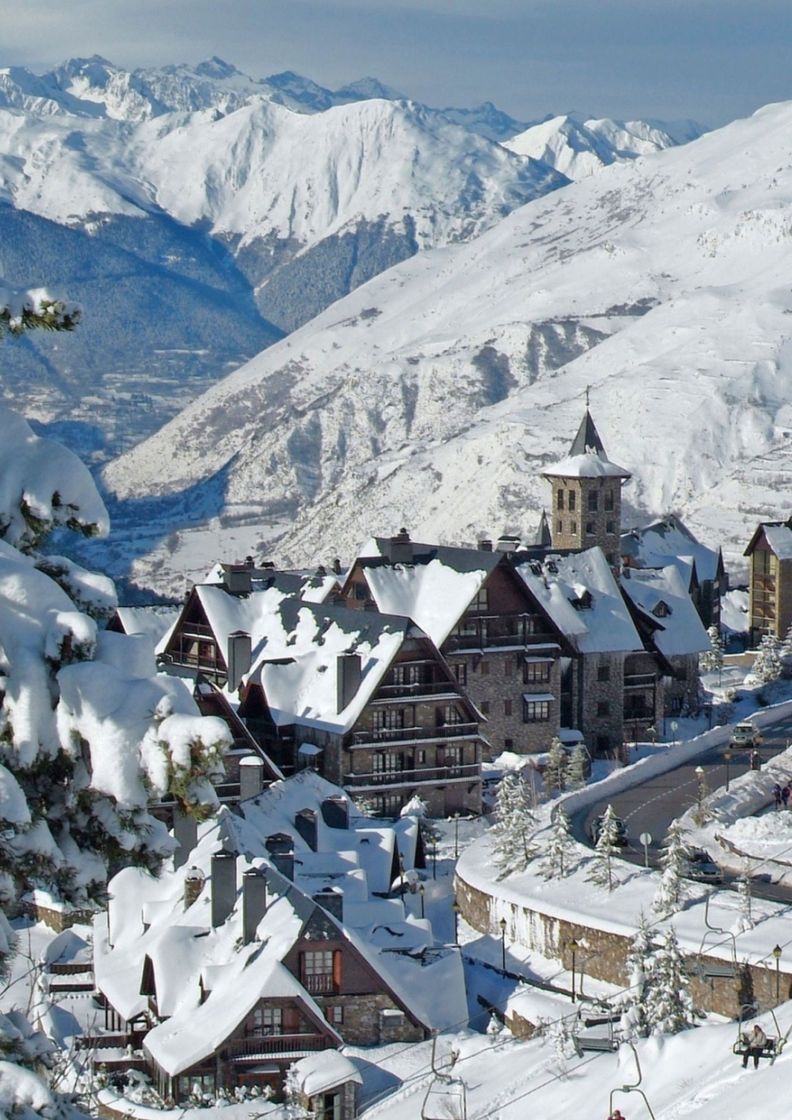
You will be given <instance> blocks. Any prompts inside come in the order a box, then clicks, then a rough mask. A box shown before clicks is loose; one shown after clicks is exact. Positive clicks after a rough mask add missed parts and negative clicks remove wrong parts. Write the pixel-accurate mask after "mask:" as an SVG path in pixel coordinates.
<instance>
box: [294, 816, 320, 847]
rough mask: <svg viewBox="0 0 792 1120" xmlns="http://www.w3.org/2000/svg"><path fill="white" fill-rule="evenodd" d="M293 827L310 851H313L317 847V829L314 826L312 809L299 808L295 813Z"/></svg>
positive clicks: (314, 817)
mask: <svg viewBox="0 0 792 1120" xmlns="http://www.w3.org/2000/svg"><path fill="white" fill-rule="evenodd" d="M294 827H295V828H296V829H297V831H298V832H299V834H300V836H302V838H303V840H304V841H305V843H306V844H307V845H308V847H309V848H310V849H311V851H312V852H315V851H316V848H317V839H318V830H317V827H316V813H315V812H314V811H313V809H300V811H299V813H297V814H295V817H294Z"/></svg>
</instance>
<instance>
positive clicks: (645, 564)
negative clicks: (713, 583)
mask: <svg viewBox="0 0 792 1120" xmlns="http://www.w3.org/2000/svg"><path fill="white" fill-rule="evenodd" d="M621 552H622V555H623V556H629V557H630V559H631V560H633V561H634V562H635V563H636V564H637V565H638V567H640V568H664V567H666V566H667V565H668V564H670V563H671V562H672V561H676V562H682V563H684V564H686V565H687V566H688V568H689V567H690V565H695V568H696V575H697V576H698V578H699V579H700V580H714V579H717V576H718V570H719V567H720V565H721V555H720V552H719V551H718V550H717V549H714V548H708V547H707V546H706V545H704V544H702V543H701V542H700V541H699V540H698V539H697V538H696V537H695V536H694V535H693V534H692V533H691V531H690V530H689V529H688V528H687V526H686V525H684V524H683V523H682V520H681V518H679V517H677V516H676V514H673V513H671V514H668V516H666V517H663V518H662V519H660V520H659V521H653V522H652V523H651V524H650V525H645V526H644V527H643V528H642V529H630V530H629V531H628V532H626V533H623V534H622V537H621Z"/></svg>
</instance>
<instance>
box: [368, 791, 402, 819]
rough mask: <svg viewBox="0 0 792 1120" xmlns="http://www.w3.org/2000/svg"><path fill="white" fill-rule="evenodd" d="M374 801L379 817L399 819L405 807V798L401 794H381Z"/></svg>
mask: <svg viewBox="0 0 792 1120" xmlns="http://www.w3.org/2000/svg"><path fill="white" fill-rule="evenodd" d="M372 801H373V802H374V812H375V816H378V817H398V815H399V813H400V812H401V809H402V806H403V805H404V797H403V796H402V795H401V794H400V793H380V794H378V795H377V796H376V797H373V798H372Z"/></svg>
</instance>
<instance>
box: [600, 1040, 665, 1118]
mask: <svg viewBox="0 0 792 1120" xmlns="http://www.w3.org/2000/svg"><path fill="white" fill-rule="evenodd" d="M627 1045H628V1046H629V1047H630V1049H631V1050H632V1052H633V1058H634V1059H635V1070H636V1073H637V1074H638V1080H637V1081H636V1082H635V1083H634V1084H632V1085H622V1086H620V1087H619V1088H617V1089H611V1091H610V1097H609V1098H608V1115H609V1116H612V1115H613V1098H614V1097H615V1096H616V1094H617V1093H637V1094H638V1095H639V1096H640V1097H642V1098H643V1102H644V1104H645V1105H646V1111H647V1112H648V1113H649V1115H650V1117H651V1120H656V1117H655V1114H654V1113H653V1112H652V1106H651V1105H650V1104H649V1101H648V1100H647V1097H646V1093H645V1092H644V1091H643V1089H642V1088H641V1082H642V1081H643V1073H642V1072H641V1063H640V1062H639V1061H638V1051H637V1050H636V1049H635V1046H634V1045H633V1043H632V1042H631V1041H630V1040H629V1039H627Z"/></svg>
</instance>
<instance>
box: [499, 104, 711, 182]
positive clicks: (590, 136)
mask: <svg viewBox="0 0 792 1120" xmlns="http://www.w3.org/2000/svg"><path fill="white" fill-rule="evenodd" d="M703 132H704V129H703V128H701V126H700V125H697V124H695V123H694V122H693V121H682V122H678V123H677V124H669V125H665V124H661V123H658V122H650V121H613V120H609V119H608V118H607V117H606V118H604V119H602V120H584V119H583V118H582V117H580V116H577V115H576V114H567V115H564V116H560V117H553V118H552V119H551V120H547V121H543V122H542V123H541V124H536V125H533V126H532V127H531V128H528V129H526V130H525V131H524V132H521V133H520V134H519V135H517V136H514V137H512V138H511V139H510V140H504V141H503V146H504V148H508V149H509V151H511V152H517V153H518V154H519V155H523V156H531V157H532V158H533V159H539V160H543V161H544V162H545V163H549V164H550V166H551V167H554V168H555V169H556V171H560V172H561V173H562V175H566V176H567V178H569V179H583V178H585V177H586V176H587V175H595V174H596V173H597V172H598V171H601V170H602V168H603V167H607V166H609V165H610V164H612V163H622V162H624V161H625V160H631V159H636V158H637V157H638V156H645V155H650V154H651V153H652V152H659V151H662V150H663V149H664V148H672V147H674V146H675V145H677V144H685V143H688V142H689V141H690V140H695V139H696V138H697V137H698V136H701V135H702V133H703Z"/></svg>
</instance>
